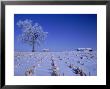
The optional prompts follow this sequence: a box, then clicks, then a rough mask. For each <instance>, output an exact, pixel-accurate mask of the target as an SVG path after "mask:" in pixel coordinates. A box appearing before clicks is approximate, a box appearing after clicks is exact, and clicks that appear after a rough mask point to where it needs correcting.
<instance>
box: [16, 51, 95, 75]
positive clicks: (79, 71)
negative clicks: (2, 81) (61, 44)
mask: <svg viewBox="0 0 110 89" xmlns="http://www.w3.org/2000/svg"><path fill="white" fill-rule="evenodd" d="M14 75H15V76H96V75H97V56H96V51H91V52H90V51H85V52H81V51H69V52H15V55H14Z"/></svg>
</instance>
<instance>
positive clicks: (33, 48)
mask: <svg viewBox="0 0 110 89" xmlns="http://www.w3.org/2000/svg"><path fill="white" fill-rule="evenodd" d="M32 43H33V44H32V52H35V47H34V46H35V42H34V37H33V42H32Z"/></svg>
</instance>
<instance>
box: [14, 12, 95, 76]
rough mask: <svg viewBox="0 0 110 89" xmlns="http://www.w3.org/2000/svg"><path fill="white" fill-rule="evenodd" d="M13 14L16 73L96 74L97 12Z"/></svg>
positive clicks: (32, 74) (43, 74) (37, 74)
mask: <svg viewBox="0 0 110 89" xmlns="http://www.w3.org/2000/svg"><path fill="white" fill-rule="evenodd" d="M14 18H15V21H14V22H15V24H14V29H15V32H14V38H15V39H14V51H15V52H14V75H15V76H97V35H96V34H97V24H96V23H97V16H96V15H95V14H92V15H91V14H88V15H86V14H85V15H79V14H77V15H74V14H72V15H69V14H68V15H66V14H59V15H58V14H56V15H55V14H50V15H49V14H44V15H42V14H39V15H33V14H15V16H14ZM29 18H30V19H29Z"/></svg>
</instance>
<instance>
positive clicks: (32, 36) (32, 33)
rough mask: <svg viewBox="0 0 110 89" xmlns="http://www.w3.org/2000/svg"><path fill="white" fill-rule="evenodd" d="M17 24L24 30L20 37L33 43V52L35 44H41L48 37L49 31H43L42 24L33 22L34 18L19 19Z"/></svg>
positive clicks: (30, 43)
mask: <svg viewBox="0 0 110 89" xmlns="http://www.w3.org/2000/svg"><path fill="white" fill-rule="evenodd" d="M17 26H18V27H19V28H20V29H21V31H22V34H20V35H19V39H20V40H21V41H22V42H23V43H27V44H29V45H31V46H32V52H35V45H36V44H37V46H39V45H40V44H41V43H42V42H43V41H44V40H45V38H46V37H47V32H44V31H43V29H42V27H41V25H39V24H38V23H33V22H32V20H29V19H26V20H24V21H21V20H19V21H18V22H17Z"/></svg>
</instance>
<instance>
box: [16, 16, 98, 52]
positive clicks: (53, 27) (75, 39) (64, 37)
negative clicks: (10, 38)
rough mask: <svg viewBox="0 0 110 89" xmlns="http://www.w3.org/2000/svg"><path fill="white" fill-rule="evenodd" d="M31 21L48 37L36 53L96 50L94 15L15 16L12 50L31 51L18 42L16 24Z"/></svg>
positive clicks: (19, 31) (18, 32)
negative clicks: (44, 50)
mask: <svg viewBox="0 0 110 89" xmlns="http://www.w3.org/2000/svg"><path fill="white" fill-rule="evenodd" d="M25 19H31V20H32V21H33V22H38V23H39V24H40V25H41V26H42V28H43V31H45V32H48V36H47V38H46V40H45V41H44V43H43V44H41V46H40V47H37V45H36V49H35V50H36V51H41V50H42V49H44V48H49V49H50V50H51V51H65V50H72V49H75V48H86V47H87V48H88V47H89V48H93V49H94V50H96V49H97V15H96V14H15V15H14V48H15V51H31V50H32V47H31V46H30V45H28V44H24V43H22V42H20V41H18V35H19V34H21V30H20V29H19V28H18V26H17V25H16V23H17V22H18V21H19V20H25Z"/></svg>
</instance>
